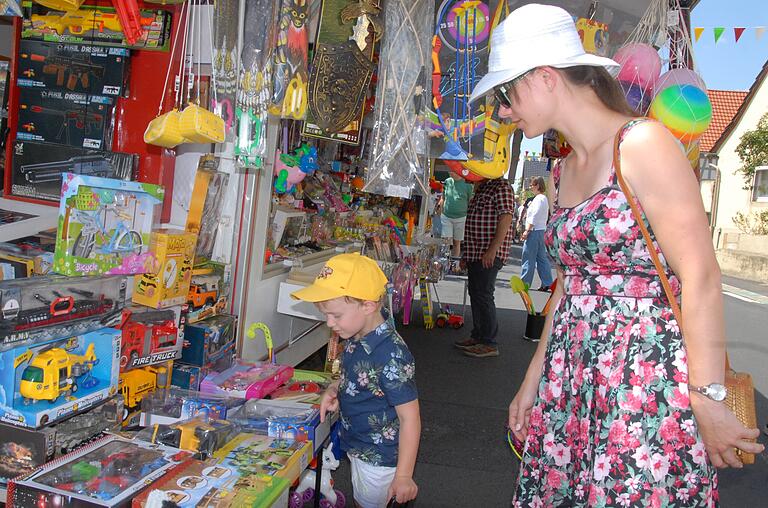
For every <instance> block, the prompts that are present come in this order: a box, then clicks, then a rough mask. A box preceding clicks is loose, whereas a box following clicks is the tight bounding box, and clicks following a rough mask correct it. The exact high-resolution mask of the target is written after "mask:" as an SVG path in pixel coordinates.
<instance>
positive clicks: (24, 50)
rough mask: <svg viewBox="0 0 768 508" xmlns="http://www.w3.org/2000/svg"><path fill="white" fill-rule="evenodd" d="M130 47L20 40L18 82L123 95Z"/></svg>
mask: <svg viewBox="0 0 768 508" xmlns="http://www.w3.org/2000/svg"><path fill="white" fill-rule="evenodd" d="M130 54H131V53H130V50H129V49H126V48H115V47H107V46H94V45H92V44H59V43H54V42H43V41H33V40H28V39H22V40H21V48H20V50H19V58H18V60H17V65H18V66H19V67H18V71H17V75H18V76H19V78H18V80H17V83H18V85H19V86H21V87H27V88H47V89H49V90H54V89H56V90H68V91H70V92H80V93H86V94H95V95H111V96H119V95H122V93H123V90H124V89H125V83H126V77H127V74H128V72H127V71H128V69H129V68H130V58H129V57H130Z"/></svg>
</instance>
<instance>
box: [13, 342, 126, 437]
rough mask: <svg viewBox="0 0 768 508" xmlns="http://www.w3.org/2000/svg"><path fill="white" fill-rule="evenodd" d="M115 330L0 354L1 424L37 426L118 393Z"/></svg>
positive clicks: (62, 417)
mask: <svg viewBox="0 0 768 508" xmlns="http://www.w3.org/2000/svg"><path fill="white" fill-rule="evenodd" d="M119 355H120V332H119V331H117V330H113V329H112V328H102V329H101V330H97V331H95V332H88V333H84V334H82V335H75V336H73V337H70V338H68V339H55V340H53V341H51V342H46V343H43V344H38V345H34V346H29V347H27V346H22V347H17V348H14V349H9V350H8V351H3V352H2V353H0V388H2V392H0V421H4V422H8V423H11V424H13V425H18V426H20V427H33V428H38V427H42V426H44V425H47V424H49V423H54V422H57V421H59V420H62V419H64V418H66V417H68V416H70V415H72V414H74V413H76V412H78V411H82V410H83V409H86V408H88V407H92V406H95V405H97V404H99V403H101V402H103V401H105V400H106V399H108V398H110V397H112V396H113V395H115V394H116V393H117V384H118V374H119V364H118V361H117V360H118V358H119Z"/></svg>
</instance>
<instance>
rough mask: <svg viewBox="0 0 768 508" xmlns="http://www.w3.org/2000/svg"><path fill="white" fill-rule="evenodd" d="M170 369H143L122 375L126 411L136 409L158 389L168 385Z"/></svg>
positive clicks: (120, 386)
mask: <svg viewBox="0 0 768 508" xmlns="http://www.w3.org/2000/svg"><path fill="white" fill-rule="evenodd" d="M168 374H169V373H168V369H167V368H166V367H163V366H159V367H143V368H140V369H133V370H129V371H127V372H123V373H121V374H120V384H119V389H120V393H121V394H122V395H123V398H124V399H125V407H126V410H128V409H134V408H136V407H138V405H139V404H141V400H142V399H143V398H144V397H145V396H147V395H149V394H150V393H152V392H154V391H155V389H156V388H158V387H161V388H162V387H165V386H167V385H168V380H169V377H168Z"/></svg>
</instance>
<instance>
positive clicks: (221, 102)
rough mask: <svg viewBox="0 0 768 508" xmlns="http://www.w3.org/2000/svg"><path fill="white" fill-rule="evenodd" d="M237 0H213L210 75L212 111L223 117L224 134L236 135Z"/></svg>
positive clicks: (232, 136) (230, 137) (227, 136)
mask: <svg viewBox="0 0 768 508" xmlns="http://www.w3.org/2000/svg"><path fill="white" fill-rule="evenodd" d="M239 18H240V2H239V0H216V2H215V4H214V11H213V20H212V23H213V27H212V29H211V30H212V32H213V34H212V37H211V40H212V41H213V66H212V69H211V77H212V81H213V89H214V91H215V92H216V94H215V95H216V98H215V99H214V100H213V103H212V106H213V111H214V112H215V113H216V114H217V115H219V116H220V117H221V118H222V119H223V120H224V130H225V132H226V138H227V140H229V141H232V140H233V139H234V137H235V131H234V129H233V127H234V125H235V92H236V90H237V29H238V19H239Z"/></svg>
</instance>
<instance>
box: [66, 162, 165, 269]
mask: <svg viewBox="0 0 768 508" xmlns="http://www.w3.org/2000/svg"><path fill="white" fill-rule="evenodd" d="M163 197H164V191H163V188H162V187H161V186H159V185H153V184H149V183H140V182H124V181H122V180H114V179H111V178H99V177H95V176H84V175H75V174H73V173H65V174H64V181H63V184H62V186H61V202H60V204H59V227H58V230H57V232H56V253H55V256H54V267H53V269H54V270H55V271H56V272H58V273H62V274H64V275H88V274H99V273H109V274H116V273H119V274H136V273H145V272H148V271H153V270H156V263H157V259H156V258H155V255H154V253H153V252H152V251H151V250H150V249H149V240H150V232H151V231H152V227H153V225H154V223H155V220H156V219H158V218H159V214H160V210H159V208H160V205H161V204H162V202H163Z"/></svg>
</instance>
